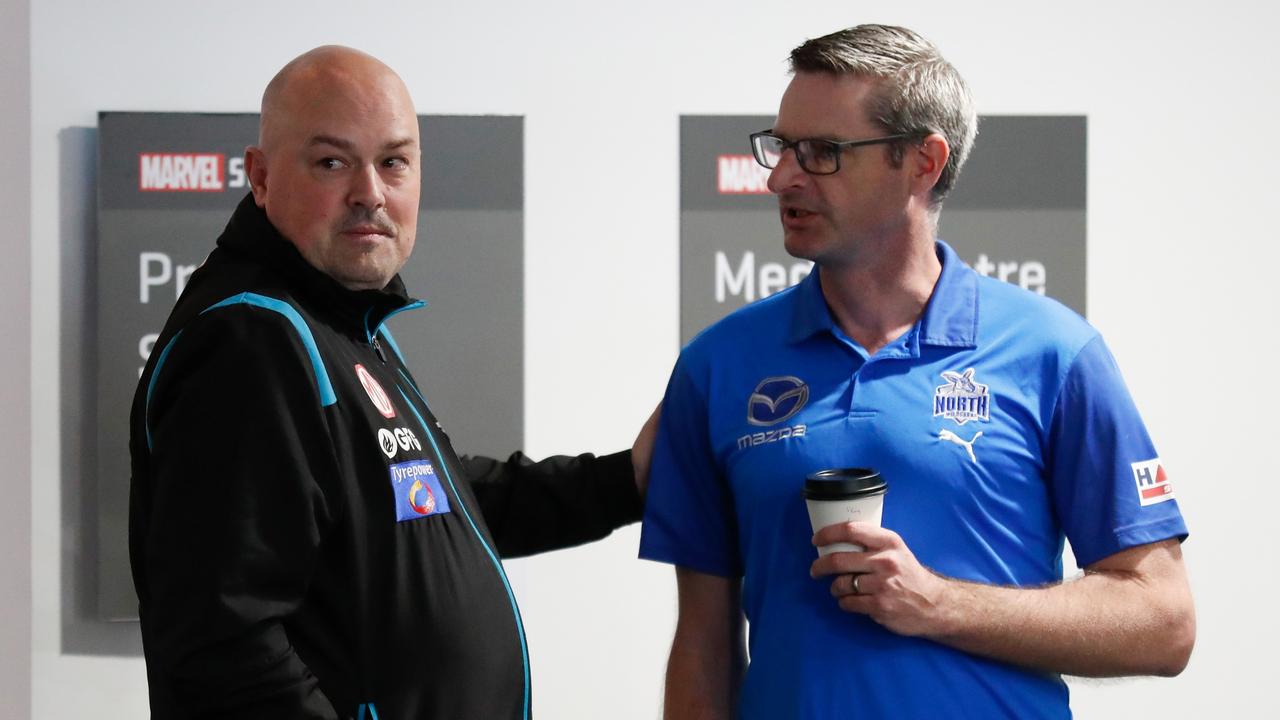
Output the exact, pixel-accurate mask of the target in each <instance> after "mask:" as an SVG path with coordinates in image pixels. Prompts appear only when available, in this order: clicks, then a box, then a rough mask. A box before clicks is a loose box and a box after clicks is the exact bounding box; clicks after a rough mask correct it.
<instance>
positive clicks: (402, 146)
mask: <svg viewBox="0 0 1280 720" xmlns="http://www.w3.org/2000/svg"><path fill="white" fill-rule="evenodd" d="M303 144H304V145H306V146H307V147H315V146H330V147H335V148H338V149H339V150H356V149H359V145H360V139H359V138H355V137H351V136H347V135H343V134H342V133H327V132H318V133H314V134H312V135H311V136H310V137H308V138H307V139H306V140H305V141H304V142H303ZM379 149H381V150H407V151H416V150H418V137H417V135H407V134H406V135H400V136H398V137H397V136H392V137H390V138H388V139H386V140H384V141H383V142H382V143H381V145H380V146H379Z"/></svg>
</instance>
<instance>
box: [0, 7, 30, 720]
mask: <svg viewBox="0 0 1280 720" xmlns="http://www.w3.org/2000/svg"><path fill="white" fill-rule="evenodd" d="M30 10H31V7H30V3H29V2H28V1H27V0H0V68H4V69H5V70H4V72H2V73H0V98H4V102H2V103H0V158H5V160H6V164H7V165H8V169H9V171H8V172H6V173H2V174H0V218H3V222H4V234H3V240H0V243H3V245H2V246H0V247H3V249H4V251H3V257H4V261H3V262H0V337H2V338H6V339H7V340H8V342H9V347H8V349H7V351H6V352H5V353H3V355H0V408H3V412H0V458H3V469H0V497H2V498H3V501H0V658H5V659H7V660H8V662H6V663H5V665H6V667H5V668H4V669H3V670H2V671H0V717H9V718H21V717H26V716H27V715H29V714H30V712H31V665H30V663H28V662H26V658H28V657H30V656H31V558H32V553H31V423H30V420H29V414H30V410H31V354H30V353H29V352H27V343H26V338H28V337H30V334H31V312H30V308H31V246H30V244H29V242H28V237H30V229H31V190H30V186H29V180H28V174H29V173H30V172H31V152H30V150H31V146H30V141H31V45H30V35H31V33H30V27H31V25H30V20H31V15H30Z"/></svg>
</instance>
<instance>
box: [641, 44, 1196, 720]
mask: <svg viewBox="0 0 1280 720" xmlns="http://www.w3.org/2000/svg"><path fill="white" fill-rule="evenodd" d="M791 64H792V70H793V72H794V77H793V79H792V81H791V84H790V85H789V87H788V88H787V91H786V93H785V94H784V95H783V98H782V103H781V106H780V108H779V111H778V117H777V122H776V124H775V125H774V127H773V129H772V130H769V131H766V132H763V133H757V134H755V135H753V136H752V144H753V149H754V151H755V155H756V158H757V160H759V161H760V162H761V163H762V164H764V165H765V166H766V167H770V168H772V169H773V172H772V174H771V175H770V177H769V188H770V190H772V191H773V192H774V193H776V194H777V195H778V202H779V211H780V216H781V221H782V226H783V230H784V241H785V245H786V249H787V251H788V252H789V253H791V254H792V255H794V256H796V257H801V258H807V259H810V260H813V261H814V263H815V270H814V272H813V273H812V274H811V275H809V277H808V278H807V279H805V280H804V281H803V282H801V283H800V284H799V285H798V286H796V287H793V288H790V289H788V290H786V291H783V292H781V293H778V294H777V295H774V296H772V297H770V298H768V299H766V300H763V301H760V302H758V303H755V304H753V305H750V306H748V307H746V308H743V309H742V310H740V311H738V312H736V313H734V314H733V315H730V316H729V317H727V318H725V319H724V320H722V321H721V322H718V323H716V324H715V325H713V326H711V327H710V328H708V329H707V330H705V331H704V332H703V333H702V334H701V335H699V336H698V337H697V338H696V339H694V340H693V342H691V343H690V344H689V346H688V347H686V348H685V349H684V351H683V352H682V353H681V356H680V359H679V362H678V363H677V365H676V368H675V371H674V373H673V375H672V378H671V382H670V385H669V386H668V389H667V394H666V398H665V400H664V405H663V410H662V423H661V429H660V430H659V432H658V438H657V446H656V449H655V452H654V457H653V465H652V474H651V485H650V488H649V494H648V498H647V505H646V511H645V519H644V530H643V536H642V540H641V546H640V554H641V556H642V557H645V558H649V559H654V560H659V561H663V562H669V563H672V564H674V565H676V577H677V582H678V587H679V598H680V600H679V621H678V625H677V628H676V635H675V641H674V643H673V645H672V649H671V658H670V663H669V666H668V670H667V686H666V717H667V718H669V719H670V718H728V717H731V716H735V715H738V716H741V717H744V718H762V719H765V718H767V719H768V720H784V719H787V718H851V717H892V718H936V717H952V718H984V719H986V718H1001V717H1007V718H1062V717H1070V710H1069V707H1068V702H1067V688H1066V685H1065V684H1064V683H1063V681H1062V679H1061V676H1060V674H1061V673H1067V674H1073V675H1089V676H1114V675H1133V674H1160V675H1173V674H1176V673H1178V672H1180V671H1181V670H1182V668H1183V667H1185V665H1186V663H1187V660H1188V657H1189V655H1190V652H1191V647H1192V645H1193V643H1194V639H1195V617H1194V610H1193V606H1192V600H1191V595H1190V590H1189V588H1188V584H1187V580H1186V575H1185V571H1184V568H1183V565H1182V559H1181V551H1180V544H1179V543H1180V541H1181V540H1182V539H1183V538H1185V537H1186V533H1187V531H1186V527H1185V525H1184V524H1183V521H1182V517H1181V514H1180V513H1179V511H1178V506H1177V502H1176V501H1175V500H1174V499H1173V494H1172V488H1171V486H1170V484H1169V481H1168V478H1167V476H1166V475H1165V471H1164V469H1163V467H1162V466H1161V465H1160V460H1159V458H1158V456H1157V454H1156V451H1155V448H1154V446H1153V445H1152V443H1151V440H1150V438H1149V437H1148V434H1147V432H1146V429H1145V427H1144V426H1143V423H1142V420H1141V418H1140V417H1139V416H1138V412H1137V410H1136V409H1135V407H1134V404H1133V401H1132V399H1131V398H1130V396H1129V394H1128V392H1127V390H1126V389H1125V386H1124V383H1123V381H1122V380H1121V378H1120V374H1119V371H1118V370H1117V368H1116V365H1115V362H1114V361H1113V360H1112V358H1111V355H1110V354H1109V352H1108V351H1107V349H1106V347H1105V345H1104V344H1103V342H1102V339H1101V337H1100V336H1099V335H1098V333H1097V331H1096V330H1094V329H1093V328H1092V327H1090V326H1089V325H1088V324H1087V323H1086V322H1085V321H1084V320H1083V319H1081V318H1080V317H1079V316H1077V315H1075V314H1074V313H1072V312H1071V311H1070V310H1067V309H1066V308H1064V307H1062V306H1061V305H1059V304H1057V303H1055V302H1053V301H1051V300H1047V299H1045V298H1042V297H1040V296H1037V295H1033V294H1031V293H1028V292H1026V291H1023V290H1020V289H1018V288H1015V287H1013V286H1011V285H1008V284H1005V283H1001V282H999V281H996V280H992V279H990V278H985V277H980V276H978V275H977V274H976V273H975V272H974V271H973V270H971V269H970V268H968V267H967V266H965V265H964V263H963V262H962V261H961V260H960V259H959V258H958V257H957V256H956V254H955V253H954V252H953V251H952V250H951V249H950V248H949V247H948V246H947V245H946V244H944V243H942V242H941V241H938V240H937V239H936V227H937V219H938V214H939V211H940V210H941V204H942V200H943V198H944V197H945V196H946V194H947V192H948V191H949V190H950V189H951V187H952V185H953V184H954V182H955V179H956V176H957V174H958V173H959V170H960V167H961V165H962V164H963V162H964V159H965V156H966V155H967V154H968V150H969V148H970V146H971V145H972V142H973V138H974V135H975V132H976V114H975V113H974V110H973V106H972V101H971V99H970V96H969V93H968V90H967V88H966V87H965V84H964V81H963V80H962V79H961V78H960V76H959V74H958V73H956V71H955V69H954V68H953V67H952V66H951V65H950V64H948V63H947V62H946V60H944V59H943V58H942V57H941V56H940V55H939V54H938V52H937V49H936V48H935V47H934V46H933V45H932V44H930V43H929V42H928V41H926V40H924V39H923V38H921V37H920V36H918V35H916V34H915V33H913V32H911V31H910V30H906V29H903V28H894V27H886V26H878V25H864V26H859V27H855V28H851V29H848V30H842V31H840V32H837V33H834V34H832V35H828V36H826V37H823V38H819V39H816V40H810V41H808V42H806V43H805V44H804V45H801V46H800V47H799V48H797V49H796V50H795V51H793V53H792V55H791ZM849 466H872V467H874V468H876V469H878V470H879V471H880V472H881V473H882V474H883V476H884V477H885V478H886V480H887V481H888V484H889V491H888V494H887V495H886V496H885V505H884V515H883V527H875V526H871V525H867V524H860V523H849V524H843V525H833V526H830V527H827V528H824V529H822V530H821V531H820V532H819V533H818V534H817V535H816V536H815V535H813V533H812V531H811V530H810V528H809V522H808V518H807V515H806V512H805V506H804V502H803V500H802V499H801V492H800V490H801V486H802V485H803V483H804V479H805V476H806V475H808V474H809V473H812V472H814V471H816V470H820V469H824V468H840V467H849ZM1064 538H1065V539H1068V540H1070V542H1071V545H1072V549H1073V550H1074V552H1075V555H1076V558H1077V560H1078V562H1079V563H1080V564H1081V566H1082V567H1084V568H1085V573H1084V575H1083V577H1080V578H1078V579H1074V580H1071V581H1069V582H1063V581H1062V548H1063V541H1064ZM837 542H852V543H855V544H858V545H862V546H864V547H865V548H866V550H865V551H864V552H837V553H832V554H830V555H827V556H826V557H823V558H821V559H816V558H817V553H816V550H815V547H814V545H828V544H832V543H837ZM744 616H745V618H746V620H747V621H749V623H750V643H749V644H750V663H749V664H748V663H747V661H746V658H745V653H744V648H743V642H742V635H743V623H742V618H743V617H744Z"/></svg>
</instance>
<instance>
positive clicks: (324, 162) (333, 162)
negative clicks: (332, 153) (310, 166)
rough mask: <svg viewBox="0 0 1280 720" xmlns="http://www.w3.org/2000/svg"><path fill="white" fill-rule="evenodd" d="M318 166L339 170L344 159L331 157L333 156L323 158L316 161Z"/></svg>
mask: <svg viewBox="0 0 1280 720" xmlns="http://www.w3.org/2000/svg"><path fill="white" fill-rule="evenodd" d="M316 166H317V167H319V168H322V169H324V170H337V169H338V168H340V167H342V161H341V160H339V159H338V158H331V157H327V158H321V159H320V160H319V161H318V162H316Z"/></svg>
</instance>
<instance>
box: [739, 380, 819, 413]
mask: <svg viewBox="0 0 1280 720" xmlns="http://www.w3.org/2000/svg"><path fill="white" fill-rule="evenodd" d="M807 402H809V386H808V385H806V384H805V382H804V381H803V380H801V379H800V378H798V377H792V376H790V375H787V376H784V377H770V378H765V379H764V380H761V381H760V384H759V385H756V389H755V390H754V391H753V392H752V393H751V397H750V398H748V400H747V422H749V423H751V424H752V425H776V424H777V423H780V422H782V421H783V420H786V419H788V418H790V417H792V416H793V415H795V414H796V413H798V412H800V410H801V408H803V407H804V404H805V403H807Z"/></svg>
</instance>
